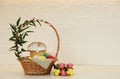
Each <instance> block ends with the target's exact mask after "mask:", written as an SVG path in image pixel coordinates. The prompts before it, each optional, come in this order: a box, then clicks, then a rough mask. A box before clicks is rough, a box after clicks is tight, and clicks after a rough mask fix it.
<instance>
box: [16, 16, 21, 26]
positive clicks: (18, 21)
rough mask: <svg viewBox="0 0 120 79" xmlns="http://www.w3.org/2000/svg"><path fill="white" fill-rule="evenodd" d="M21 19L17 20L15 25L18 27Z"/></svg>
mask: <svg viewBox="0 0 120 79" xmlns="http://www.w3.org/2000/svg"><path fill="white" fill-rule="evenodd" d="M20 20H21V17H19V18H18V20H17V23H16V25H17V26H18V25H19V24H20Z"/></svg>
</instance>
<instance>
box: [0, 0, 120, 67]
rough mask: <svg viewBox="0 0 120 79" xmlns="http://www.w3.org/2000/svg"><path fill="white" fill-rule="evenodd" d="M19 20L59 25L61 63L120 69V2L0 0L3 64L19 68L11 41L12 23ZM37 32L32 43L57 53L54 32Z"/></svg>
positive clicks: (0, 43) (115, 0) (57, 26)
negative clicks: (15, 65)
mask: <svg viewBox="0 0 120 79" xmlns="http://www.w3.org/2000/svg"><path fill="white" fill-rule="evenodd" d="M19 16H20V17H22V18H23V19H31V18H33V17H36V18H40V19H44V20H48V21H50V22H51V23H52V24H53V25H55V27H56V28H57V30H58V32H59V34H60V38H61V49H60V54H59V57H58V58H59V62H72V63H74V64H95V65H120V48H119V47H120V0H0V34H1V35H0V36H1V37H0V64H18V62H17V60H16V57H15V56H14V54H13V52H10V51H9V47H11V46H12V43H11V42H9V41H8V38H9V37H10V36H11V32H10V28H9V23H15V21H16V19H17V18H18V17H19ZM45 26H46V25H45ZM35 30H36V33H35V34H36V35H34V34H33V35H31V36H32V37H31V38H29V40H30V41H34V40H35V41H36V40H41V41H43V42H45V43H46V44H47V47H48V51H50V52H54V51H55V47H56V37H55V35H54V32H53V31H52V30H51V29H50V28H48V27H41V28H40V27H39V30H37V29H35Z"/></svg>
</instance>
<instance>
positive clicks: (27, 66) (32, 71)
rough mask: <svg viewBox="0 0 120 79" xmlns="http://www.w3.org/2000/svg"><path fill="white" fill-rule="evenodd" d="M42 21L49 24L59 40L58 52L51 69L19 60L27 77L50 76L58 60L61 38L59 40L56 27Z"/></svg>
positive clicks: (22, 59)
mask: <svg viewBox="0 0 120 79" xmlns="http://www.w3.org/2000/svg"><path fill="white" fill-rule="evenodd" d="M40 21H41V22H43V23H45V24H48V25H49V26H50V27H51V28H52V29H53V30H54V31H55V34H56V36H57V40H58V42H57V51H56V55H55V58H54V59H52V61H51V63H50V65H49V67H48V68H47V69H45V68H43V67H42V66H40V65H39V64H37V63H36V62H34V61H31V60H28V59H26V58H20V59H18V61H20V63H21V65H22V67H23V70H24V73H25V74H27V75H44V74H49V73H50V71H51V69H52V67H53V65H54V63H55V62H56V61H57V60H58V59H57V56H58V53H59V48H60V38H59V35H58V32H57V30H56V29H55V27H54V26H53V25H52V24H50V23H49V22H48V21H44V20H40Z"/></svg>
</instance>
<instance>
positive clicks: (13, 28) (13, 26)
mask: <svg viewBox="0 0 120 79" xmlns="http://www.w3.org/2000/svg"><path fill="white" fill-rule="evenodd" d="M10 26H11V28H12V30H13V31H14V32H16V27H15V25H12V24H10Z"/></svg>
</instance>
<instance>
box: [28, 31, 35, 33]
mask: <svg viewBox="0 0 120 79" xmlns="http://www.w3.org/2000/svg"><path fill="white" fill-rule="evenodd" d="M26 32H27V33H31V32H34V31H26Z"/></svg>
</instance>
